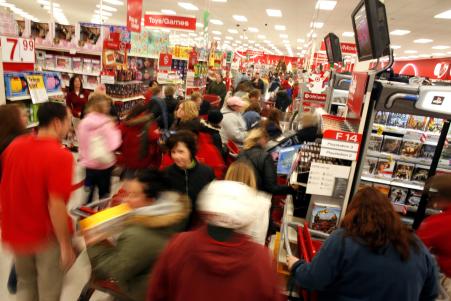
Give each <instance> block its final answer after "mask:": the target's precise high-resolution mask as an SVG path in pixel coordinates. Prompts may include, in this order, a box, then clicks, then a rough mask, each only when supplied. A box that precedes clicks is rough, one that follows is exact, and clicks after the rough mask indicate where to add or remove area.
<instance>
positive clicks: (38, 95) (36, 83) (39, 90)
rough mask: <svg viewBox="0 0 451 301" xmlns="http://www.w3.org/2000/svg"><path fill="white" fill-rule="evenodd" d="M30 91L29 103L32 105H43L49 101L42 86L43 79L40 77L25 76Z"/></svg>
mask: <svg viewBox="0 0 451 301" xmlns="http://www.w3.org/2000/svg"><path fill="white" fill-rule="evenodd" d="M25 78H26V79H27V83H28V89H29V90H30V96H31V101H32V102H33V103H35V104H36V103H43V102H47V101H48V100H49V98H48V96H47V90H46V89H45V85H44V78H43V76H42V75H27V76H25Z"/></svg>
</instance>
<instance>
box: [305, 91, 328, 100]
mask: <svg viewBox="0 0 451 301" xmlns="http://www.w3.org/2000/svg"><path fill="white" fill-rule="evenodd" d="M326 99H327V95H326V94H317V93H310V92H304V100H315V101H326Z"/></svg>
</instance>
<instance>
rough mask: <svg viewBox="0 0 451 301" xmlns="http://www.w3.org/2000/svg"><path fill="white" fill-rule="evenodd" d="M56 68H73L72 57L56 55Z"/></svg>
mask: <svg viewBox="0 0 451 301" xmlns="http://www.w3.org/2000/svg"><path fill="white" fill-rule="evenodd" d="M56 68H57V69H63V70H71V68H72V59H71V58H70V57H68V56H57V57H56Z"/></svg>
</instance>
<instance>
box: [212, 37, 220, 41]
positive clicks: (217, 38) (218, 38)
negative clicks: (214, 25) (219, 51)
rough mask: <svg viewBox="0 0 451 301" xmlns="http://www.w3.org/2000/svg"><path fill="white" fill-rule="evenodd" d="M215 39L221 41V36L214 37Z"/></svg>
mask: <svg viewBox="0 0 451 301" xmlns="http://www.w3.org/2000/svg"><path fill="white" fill-rule="evenodd" d="M213 40H216V41H220V40H221V37H213Z"/></svg>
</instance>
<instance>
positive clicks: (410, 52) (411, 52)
mask: <svg viewBox="0 0 451 301" xmlns="http://www.w3.org/2000/svg"><path fill="white" fill-rule="evenodd" d="M404 53H407V54H413V53H418V51H416V50H406V51H404Z"/></svg>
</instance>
